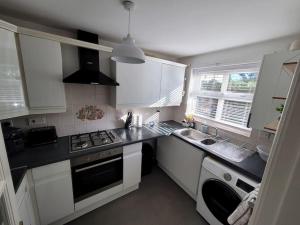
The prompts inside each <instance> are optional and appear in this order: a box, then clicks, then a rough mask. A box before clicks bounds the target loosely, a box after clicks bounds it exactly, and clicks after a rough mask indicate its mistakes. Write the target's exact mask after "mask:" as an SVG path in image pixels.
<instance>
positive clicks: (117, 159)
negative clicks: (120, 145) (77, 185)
mask: <svg viewBox="0 0 300 225" xmlns="http://www.w3.org/2000/svg"><path fill="white" fill-rule="evenodd" d="M121 159H122V157H118V158H115V159H111V160H108V161H105V162H102V163H97V164H95V165H91V166H87V167H84V168H81V169H77V170H75V173H79V172H82V171H85V170H89V169H92V168H95V167H99V166H103V165H105V164H108V163H112V162H115V161H119V160H121Z"/></svg>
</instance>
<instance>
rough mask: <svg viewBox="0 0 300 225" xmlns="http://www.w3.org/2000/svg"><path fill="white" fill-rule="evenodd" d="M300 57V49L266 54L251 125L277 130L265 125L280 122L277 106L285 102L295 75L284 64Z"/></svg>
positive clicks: (258, 83)
mask: <svg viewBox="0 0 300 225" xmlns="http://www.w3.org/2000/svg"><path fill="white" fill-rule="evenodd" d="M299 58H300V51H293V52H292V51H284V52H277V53H273V54H269V55H265V56H264V58H263V61H262V65H261V68H260V72H259V77H258V80H257V85H256V90H255V94H254V98H253V103H252V107H251V117H250V121H249V127H252V128H255V129H258V130H265V131H268V132H271V133H274V132H275V131H276V129H275V130H274V131H272V130H270V129H265V127H268V126H269V125H270V124H278V122H277V120H278V117H279V115H280V114H279V112H277V111H276V107H278V106H279V105H280V104H281V103H283V104H284V101H285V97H286V96H287V94H288V91H289V88H290V85H291V81H292V76H293V75H291V74H290V73H289V72H288V71H286V70H285V69H284V67H283V64H284V63H286V62H289V61H290V60H292V61H297V60H298V59H299Z"/></svg>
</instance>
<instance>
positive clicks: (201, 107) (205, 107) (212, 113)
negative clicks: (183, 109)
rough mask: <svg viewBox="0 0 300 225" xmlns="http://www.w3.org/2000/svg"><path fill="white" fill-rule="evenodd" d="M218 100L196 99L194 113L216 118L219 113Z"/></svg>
mask: <svg viewBox="0 0 300 225" xmlns="http://www.w3.org/2000/svg"><path fill="white" fill-rule="evenodd" d="M217 106H218V99H215V98H205V97H199V96H198V97H197V98H196V99H195V106H194V113H195V114H196V115H199V116H206V117H209V118H215V117H216V113H217Z"/></svg>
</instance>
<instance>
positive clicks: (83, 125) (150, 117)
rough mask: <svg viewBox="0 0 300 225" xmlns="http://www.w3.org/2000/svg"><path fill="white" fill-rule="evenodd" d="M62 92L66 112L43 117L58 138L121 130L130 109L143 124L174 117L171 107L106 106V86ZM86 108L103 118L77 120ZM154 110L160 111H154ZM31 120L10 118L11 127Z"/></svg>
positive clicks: (69, 87)
mask: <svg viewBox="0 0 300 225" xmlns="http://www.w3.org/2000/svg"><path fill="white" fill-rule="evenodd" d="M65 91H66V101H67V112H65V113H53V114H45V115H44V116H45V117H46V124H45V125H48V126H51V125H53V126H55V127H56V130H57V134H58V136H66V135H72V134H78V133H85V132H91V131H96V130H104V129H113V128H119V127H123V126H124V122H123V120H121V117H124V115H126V114H127V112H128V111H129V110H131V111H133V113H136V114H141V115H142V116H143V121H144V123H148V122H150V121H156V122H157V121H163V120H170V119H173V117H174V114H173V112H174V110H173V108H174V107H164V108H159V109H158V108H135V109H122V110H116V109H115V108H113V107H112V106H110V105H109V104H110V102H111V101H110V91H111V87H108V86H98V85H84V84H65ZM85 105H96V106H97V108H100V109H101V110H103V111H104V116H103V118H102V119H100V120H85V121H82V120H80V119H77V116H76V113H77V112H78V111H79V109H80V108H82V107H83V106H85ZM157 110H159V111H160V112H157ZM30 117H33V116H27V117H20V118H15V119H13V124H14V126H16V127H29V125H28V118H30ZM45 125H43V126H45Z"/></svg>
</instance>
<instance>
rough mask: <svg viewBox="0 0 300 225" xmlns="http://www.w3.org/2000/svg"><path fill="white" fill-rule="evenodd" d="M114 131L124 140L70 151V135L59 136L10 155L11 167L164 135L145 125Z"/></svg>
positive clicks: (52, 161)
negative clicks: (43, 143) (49, 142)
mask: <svg viewBox="0 0 300 225" xmlns="http://www.w3.org/2000/svg"><path fill="white" fill-rule="evenodd" d="M114 131H115V132H116V133H117V134H118V136H119V137H120V138H121V139H122V142H120V143H116V144H112V145H107V146H98V147H93V148H90V149H89V150H86V151H79V152H75V153H70V143H69V141H70V140H69V139H70V137H69V136H65V137H59V138H58V139H57V143H54V144H48V145H41V146H37V147H32V148H25V149H24V151H21V152H18V153H16V154H14V155H11V156H9V164H10V167H11V168H16V167H23V166H27V168H28V169H30V168H34V167H39V166H43V165H47V164H50V163H55V162H59V161H63V160H67V159H72V158H74V157H78V156H82V155H87V154H91V153H94V152H99V151H104V150H107V149H111V148H115V147H120V146H124V145H129V144H134V143H137V142H141V141H146V140H150V139H153V138H157V137H161V136H162V135H161V134H156V133H153V132H151V131H150V130H148V129H147V128H145V127H142V128H132V129H130V130H126V129H122V128H118V129H114Z"/></svg>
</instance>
